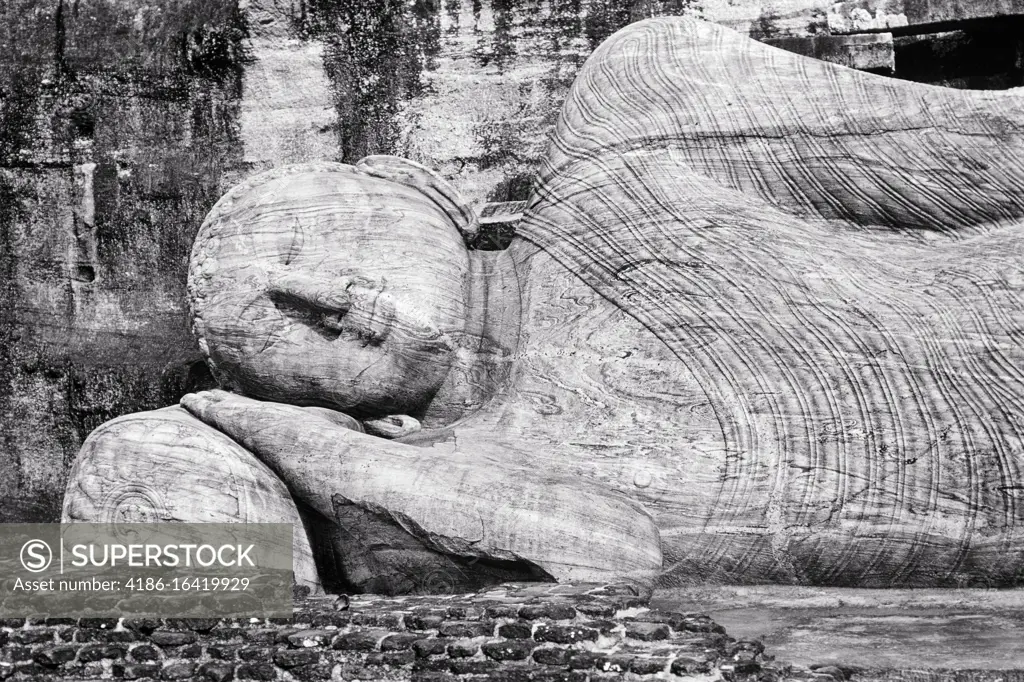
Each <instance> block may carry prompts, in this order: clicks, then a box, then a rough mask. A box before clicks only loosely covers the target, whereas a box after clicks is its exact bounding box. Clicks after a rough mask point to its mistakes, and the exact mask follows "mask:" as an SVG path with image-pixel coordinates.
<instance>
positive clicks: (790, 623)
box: [651, 586, 1024, 682]
mask: <svg viewBox="0 0 1024 682" xmlns="http://www.w3.org/2000/svg"><path fill="white" fill-rule="evenodd" d="M651 605H652V606H654V607H656V608H663V609H669V610H672V609H681V610H700V611H703V612H705V613H707V614H708V615H709V616H710V617H711V618H713V619H714V620H715V622H717V623H719V624H720V625H723V626H724V627H725V628H726V629H727V630H728V631H729V632H730V634H731V635H732V636H734V637H737V638H740V639H750V640H755V641H760V642H762V643H763V644H764V645H765V646H766V647H767V649H768V650H769V651H771V652H772V653H774V654H775V655H776V656H778V657H779V658H780V659H785V660H788V661H792V662H793V663H796V664H799V665H803V666H807V667H809V668H813V669H817V670H821V669H823V668H838V669H840V670H842V671H844V672H843V674H844V676H846V677H848V678H852V679H855V680H857V681H858V682H860V681H861V680H863V681H865V682H867V681H869V680H906V681H907V682H938V681H939V680H949V681H950V682H953V681H960V680H963V681H965V682H966V681H970V682H996V680H1000V679H1001V680H1002V682H1011V681H1012V680H1024V590H1006V589H945V590H940V589H918V590H883V589H840V588H813V587H782V586H761V587H701V588H693V589H681V590H670V591H665V592H661V593H659V594H658V595H656V597H655V598H654V599H653V600H652V604H651Z"/></svg>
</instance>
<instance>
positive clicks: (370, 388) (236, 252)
mask: <svg viewBox="0 0 1024 682" xmlns="http://www.w3.org/2000/svg"><path fill="white" fill-rule="evenodd" d="M468 271H469V258H468V253H467V252H466V248H465V246H464V245H463V242H462V239H461V237H460V235H459V233H458V231H457V230H456V229H455V227H454V226H453V225H452V224H451V223H450V221H449V220H448V219H447V217H446V216H445V214H444V213H443V212H442V211H441V210H440V209H439V208H438V207H437V206H436V205H435V204H433V203H432V202H431V201H430V200H429V199H428V198H427V197H425V196H424V195H423V194H421V193H420V192H419V191H418V190H416V189H413V188H410V187H407V186H405V185H401V184H398V183H394V182H391V181H388V180H383V179H379V178H373V177H369V176H366V175H363V174H360V173H357V172H355V171H352V170H349V171H335V172H324V171H318V172H314V171H310V172H304V173H299V174H293V175H289V176H286V177H283V178H280V179H277V180H273V181H270V182H268V183H265V184H262V185H259V186H257V187H255V188H253V189H251V190H249V191H248V192H247V193H245V194H243V196H242V197H241V198H239V199H238V200H237V201H235V203H234V204H233V205H232V206H230V207H229V209H228V211H227V213H226V214H224V215H223V216H222V217H221V218H219V219H218V220H216V221H214V222H212V223H210V224H209V225H208V226H207V227H205V228H204V231H203V233H202V234H200V237H199V238H198V239H197V245H196V249H195V252H194V253H193V262H192V269H191V272H190V293H191V294H192V298H193V313H194V315H195V318H196V330H197V332H198V333H199V336H200V343H201V344H202V343H204V342H205V344H206V346H207V349H208V351H207V352H208V353H209V356H210V360H211V362H212V363H213V364H214V366H215V367H216V369H217V371H218V372H219V373H220V374H221V375H224V376H226V377H227V378H228V379H230V380H231V381H232V382H233V383H235V384H237V385H238V387H239V388H240V389H241V390H242V391H243V392H244V393H246V394H248V395H250V396H254V397H259V398H264V399H268V400H274V401H279V402H287V403H292V404H299V405H325V406H329V407H333V408H335V409H339V410H342V411H345V412H349V413H351V414H354V415H356V416H361V417H369V416H379V415H383V414H394V413H409V414H416V413H417V412H418V411H419V410H420V409H422V408H423V407H425V406H426V404H427V403H428V402H429V401H430V398H431V397H432V396H433V394H434V393H435V392H436V391H437V390H438V388H439V387H440V386H441V384H442V382H443V381H444V379H445V377H446V375H447V373H448V371H449V369H450V367H451V365H452V361H453V354H454V345H455V343H456V342H457V340H458V338H459V337H460V335H461V332H462V330H463V326H464V320H465V293H464V290H465V286H466V278H467V276H468Z"/></svg>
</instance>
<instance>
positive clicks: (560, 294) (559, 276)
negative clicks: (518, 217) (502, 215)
mask: <svg viewBox="0 0 1024 682" xmlns="http://www.w3.org/2000/svg"><path fill="white" fill-rule="evenodd" d="M528 263H529V268H528V269H527V270H526V271H525V273H521V274H520V277H521V280H522V284H521V291H522V297H523V300H524V305H523V310H524V314H523V331H524V332H525V339H524V340H525V342H526V343H525V347H524V348H522V349H521V350H522V352H524V353H525V354H533V353H537V352H544V351H543V349H544V348H549V349H550V350H551V351H552V352H555V353H556V354H558V355H564V354H565V353H566V352H568V350H572V351H576V352H577V353H582V354H585V355H597V356H601V357H609V358H618V359H621V360H624V361H626V362H627V364H634V363H637V362H641V363H650V362H654V363H669V364H675V363H677V362H678V359H677V358H676V356H675V355H674V354H673V353H672V352H671V350H669V348H668V347H667V346H666V345H665V344H664V342H663V341H662V340H661V339H660V338H659V337H658V335H657V334H656V333H655V332H654V331H653V330H651V329H649V328H648V327H647V326H646V325H645V324H644V323H643V322H641V321H640V320H639V319H637V318H636V317H635V316H634V314H633V312H634V311H631V310H629V309H628V307H624V306H622V305H617V304H616V303H614V302H613V301H610V300H609V299H607V298H605V297H604V296H602V295H601V294H600V293H599V292H598V291H597V290H596V289H595V288H594V287H593V286H591V285H590V284H588V283H587V281H585V280H584V279H583V278H582V277H581V276H580V274H579V273H577V272H576V271H575V270H574V268H573V267H571V266H568V265H566V264H563V263H560V262H559V261H557V260H556V259H555V258H554V257H553V256H552V255H551V254H549V253H547V252H545V251H543V250H540V249H536V250H534V251H533V252H532V253H531V254H530V258H529V260H528ZM524 274H525V276H523V275H524Z"/></svg>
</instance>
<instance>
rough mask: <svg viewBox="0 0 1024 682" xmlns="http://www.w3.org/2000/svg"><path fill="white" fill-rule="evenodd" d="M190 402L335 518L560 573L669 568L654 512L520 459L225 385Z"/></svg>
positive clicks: (629, 574) (593, 576)
mask: <svg viewBox="0 0 1024 682" xmlns="http://www.w3.org/2000/svg"><path fill="white" fill-rule="evenodd" d="M181 404H182V406H183V407H185V409H187V410H188V411H189V412H191V413H192V414H193V415H195V416H196V417H198V418H199V419H201V420H203V421H204V422H206V423H207V424H210V425H211V426H213V427H215V428H216V429H217V430H218V431H221V432H223V433H225V434H227V435H229V436H230V437H231V438H233V439H234V440H236V441H237V442H238V443H240V444H242V445H243V446H244V447H246V448H247V449H248V450H250V451H251V452H254V453H257V454H258V456H259V457H260V458H261V459H262V460H263V461H264V462H265V463H266V464H267V465H269V466H270V467H271V468H272V469H273V470H274V471H276V472H277V474H278V475H279V476H280V477H281V478H282V479H283V480H284V481H285V482H286V483H287V485H288V486H289V488H290V489H291V491H292V493H293V494H294V495H295V496H296V497H297V498H299V499H301V500H303V501H304V502H305V503H307V504H309V505H310V506H311V507H313V508H314V509H316V510H317V511H319V512H320V513H322V514H324V515H326V516H328V518H335V510H336V507H338V506H348V505H356V506H357V507H360V508H363V509H366V510H369V511H372V512H374V513H377V514H380V515H383V516H386V517H388V518H390V519H392V520H393V521H395V522H396V523H398V524H399V525H401V526H402V527H403V528H404V529H405V530H406V531H408V532H409V533H410V534H412V535H414V536H415V537H416V538H418V539H419V540H420V541H422V542H423V543H424V544H426V545H427V546H428V547H430V548H432V549H436V550H438V551H441V552H445V553H448V554H455V555H460V556H468V557H480V558H483V559H498V560H513V561H525V562H529V563H531V564H534V565H536V566H538V567H540V568H541V569H543V570H544V571H545V572H547V573H548V574H549V575H551V576H552V577H554V578H556V579H559V580H568V579H575V580H604V579H610V578H639V579H644V578H649V577H653V575H654V574H655V573H656V572H657V571H658V570H659V569H660V568H661V549H660V542H659V537H658V531H657V529H656V528H655V526H654V523H653V521H652V519H651V518H650V516H649V515H648V514H647V513H646V512H645V511H644V510H642V509H641V508H639V507H638V506H637V505H635V504H634V503H632V502H630V501H628V500H626V499H624V498H620V497H617V496H614V495H613V494H611V493H609V492H606V491H601V490H597V489H594V488H591V487H588V486H586V485H584V484H583V483H580V482H576V481H566V480H553V479H552V478H550V477H546V476H544V473H543V472H539V471H535V470H527V469H525V468H522V467H517V466H516V465H515V464H512V463H509V462H507V461H504V459H505V458H503V457H501V453H499V452H473V453H464V452H459V451H458V450H457V451H456V452H454V453H443V454H439V453H436V452H434V451H432V449H427V448H417V447H413V446H409V445H405V444H402V443H395V442H389V441H385V440H382V439H379V438H374V437H372V436H367V435H365V434H361V433H358V432H355V431H351V430H348V429H345V428H340V427H338V426H336V425H334V424H331V423H330V422H328V421H326V420H322V419H320V418H318V417H315V416H311V415H310V413H309V412H307V411H305V410H303V409H302V408H297V407H292V406H288V405H280V404H275V403H264V402H260V401H256V400H252V399H249V398H243V397H240V396H236V395H233V394H230V393H226V392H223V391H210V392H204V393H198V394H190V395H187V396H185V397H184V398H182V401H181Z"/></svg>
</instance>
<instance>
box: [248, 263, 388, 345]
mask: <svg viewBox="0 0 1024 682" xmlns="http://www.w3.org/2000/svg"><path fill="white" fill-rule="evenodd" d="M384 286H385V282H384V280H382V279H380V280H374V279H370V278H367V277H361V276H351V277H347V276H341V277H331V278H328V277H320V276H317V275H309V274H304V273H298V272H296V273H289V272H281V273H275V274H272V275H271V277H270V281H269V282H268V285H267V295H268V296H269V297H270V300H271V301H272V302H273V303H274V306H275V307H276V308H277V309H278V310H280V311H281V312H282V313H283V314H285V315H286V316H288V317H289V318H292V319H293V320H295V321H297V322H300V323H303V324H305V325H308V326H309V327H310V328H311V329H313V330H314V331H316V332H318V333H320V334H321V335H323V336H324V337H325V338H328V339H330V340H334V339H337V338H339V337H348V338H352V339H356V340H359V341H360V342H361V343H363V344H364V345H369V344H374V345H379V344H381V343H383V342H384V340H385V339H387V337H388V335H389V334H390V333H391V330H392V327H393V324H394V317H395V306H394V302H393V301H392V299H391V297H390V296H389V295H387V294H385V293H384V291H383V289H384Z"/></svg>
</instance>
